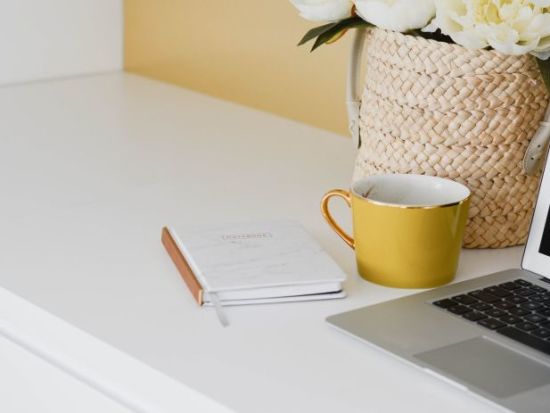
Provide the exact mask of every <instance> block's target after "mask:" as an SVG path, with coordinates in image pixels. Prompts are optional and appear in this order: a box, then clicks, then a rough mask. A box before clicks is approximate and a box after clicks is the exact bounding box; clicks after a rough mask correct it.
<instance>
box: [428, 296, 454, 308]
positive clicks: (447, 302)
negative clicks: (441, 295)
mask: <svg viewBox="0 0 550 413" xmlns="http://www.w3.org/2000/svg"><path fill="white" fill-rule="evenodd" d="M433 304H434V305H436V306H438V307H441V308H449V307H453V306H455V305H456V304H457V303H455V302H454V301H453V300H449V299H448V298H445V299H444V300H439V301H435V302H434V303H433Z"/></svg>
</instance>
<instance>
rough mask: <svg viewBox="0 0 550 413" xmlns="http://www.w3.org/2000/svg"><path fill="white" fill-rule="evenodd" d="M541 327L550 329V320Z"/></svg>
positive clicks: (540, 324) (541, 324)
mask: <svg viewBox="0 0 550 413" xmlns="http://www.w3.org/2000/svg"><path fill="white" fill-rule="evenodd" d="M539 326H541V327H545V328H550V320H548V321H544V322H542V323H539Z"/></svg>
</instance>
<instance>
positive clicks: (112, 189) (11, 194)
mask: <svg viewBox="0 0 550 413" xmlns="http://www.w3.org/2000/svg"><path fill="white" fill-rule="evenodd" d="M291 98H292V91H289V99H291ZM312 104H315V105H322V104H323V102H312ZM0 114H1V115H0V116H1V119H0V132H1V135H0V136H1V139H0V190H1V198H0V199H1V203H0V231H1V232H0V233H1V237H0V285H2V286H4V287H6V288H8V289H10V290H12V291H13V292H15V293H17V294H19V295H21V296H23V297H25V298H27V299H29V300H30V301H32V302H34V303H36V304H38V305H40V306H42V307H43V308H45V309H47V310H48V311H51V312H52V313H54V314H56V315H58V316H61V317H62V318H64V319H65V320H67V321H69V322H70V323H72V324H74V325H76V326H78V327H80V328H82V329H83V330H85V331H87V332H90V333H91V334H93V335H95V336H96V337H98V338H100V339H101V340H103V341H105V342H107V343H109V344H111V345H113V346H115V347H117V348H119V349H121V350H123V351H125V352H127V353H129V354H130V355H132V356H134V357H136V358H138V359H140V360H142V361H144V362H145V363H147V364H149V365H151V366H153V367H155V368H156V369H158V370H160V371H162V372H164V373H166V374H168V375H170V376H172V377H173V378H175V379H177V380H178V381H180V382H182V383H184V384H186V385H188V386H190V387H192V388H194V389H196V390H198V391H200V392H202V393H204V394H205V395H207V396H209V397H211V398H212V399H214V400H216V401H219V402H221V403H222V404H224V405H227V406H228V407H230V408H233V409H235V410H237V411H240V412H251V413H256V412H283V411H284V412H306V411H307V412H309V411H311V412H319V413H321V412H335V411H338V412H364V411H371V412H375V411H376V412H394V411H407V412H426V411H429V412H440V411H443V410H444V411H445V412H446V413H451V412H464V411H468V412H481V411H494V409H495V408H494V407H491V406H488V405H486V404H485V403H484V402H482V401H479V400H477V399H475V398H474V397H473V396H470V395H467V394H464V393H462V392H460V391H459V390H456V389H455V388H453V387H451V386H450V385H448V384H445V383H443V382H440V381H438V380H436V379H434V378H431V377H429V376H427V375H424V374H423V373H421V372H418V371H416V370H415V369H413V368H412V367H409V366H406V365H404V364H401V363H400V362H399V361H396V360H393V359H391V358H389V357H388V356H386V355H383V354H381V353H379V352H377V351H375V350H373V349H370V348H368V347H367V346H365V345H363V344H361V343H359V342H356V341H355V340H353V339H351V338H348V337H346V336H344V335H342V334H340V333H338V332H336V331H334V330H333V329H331V328H330V327H328V326H327V325H326V324H325V322H324V319H325V317H327V316H328V315H331V314H334V313H338V312H342V311H345V310H349V309H352V308H356V307H359V306H363V305H367V304H373V303H377V302H380V301H384V300H389V299H391V298H394V297H399V296H401V295H404V294H411V293H413V292H414V291H405V290H396V289H388V288H383V287H380V286H376V285H372V284H369V283H367V282H364V281H362V280H361V279H359V277H358V276H357V275H355V269H354V262H353V254H352V251H351V250H349V249H348V248H347V247H346V246H345V245H344V243H343V242H341V241H340V240H339V239H338V238H337V237H336V235H334V234H333V233H332V232H331V230H330V229H329V228H328V226H327V225H325V223H324V222H323V220H322V218H321V216H320V214H319V212H318V210H319V208H318V204H319V200H320V198H321V196H322V194H323V193H324V192H325V190H327V189H329V188H332V187H346V186H347V184H348V181H349V177H350V175H351V168H352V159H353V155H354V154H353V149H352V145H351V143H350V141H349V140H348V139H345V138H344V137H341V136H337V135H335V134H332V133H329V132H326V131H321V130H318V129H315V128H312V127H309V126H306V125H303V124H300V123H296V122H292V121H289V120H286V119H282V118H279V117H276V116H272V115H270V114H266V113H262V112H258V111H254V110H251V109H247V108H244V107H241V106H238V105H235V104H231V103H227V102H222V101H219V100H215V99H212V98H210V97H206V96H203V95H200V94H196V93H193V92H189V91H187V90H184V89H181V88H178V87H174V86H170V85H165V84H162V83H158V82H155V81H151V80H147V79H143V78H139V77H135V76H131V75H125V74H120V73H115V74H108V75H103V76H93V77H82V78H74V79H69V80H65V81H55V82H47V83H34V84H28V85H22V86H13V87H6V88H2V89H0ZM337 215H339V216H340V218H341V219H342V220H347V222H349V221H350V220H349V217H348V212H347V210H346V209H345V208H344V207H343V206H342V207H341V209H338V210H337ZM274 218H293V219H297V220H299V221H301V222H302V223H303V224H304V225H305V226H306V227H307V228H308V229H309V230H310V231H311V232H312V233H313V235H315V236H316V237H317V239H318V240H319V241H320V242H321V243H322V244H323V245H324V246H325V247H326V248H327V249H328V251H330V253H331V254H332V255H333V256H334V258H335V259H336V260H337V261H338V262H339V263H340V264H341V265H342V267H343V268H344V269H345V270H346V271H347V272H348V274H349V281H348V282H347V285H346V289H347V291H348V294H349V297H348V298H347V299H345V300H337V301H327V302H317V303H294V304H279V305H263V306H255V307H240V308H229V309H228V310H227V313H228V316H229V317H230V320H231V322H232V325H231V327H229V328H226V329H224V328H222V327H221V326H220V324H219V323H218V320H217V319H216V317H215V315H214V313H213V312H212V310H211V309H201V308H198V307H197V306H196V304H195V302H194V301H193V299H192V298H191V295H190V294H189V293H188V291H187V289H186V287H185V285H184V284H183V282H182V281H181V280H180V278H179V275H178V273H177V272H176V270H175V268H174V266H173V264H172V262H171V261H170V259H169V258H168V256H167V255H166V253H165V251H164V250H163V247H162V245H161V243H160V241H159V237H160V229H161V227H162V226H163V225H165V224H172V223H181V224H186V223H208V222H230V221H243V220H262V219H274ZM520 258H521V249H520V248H513V249H506V250H495V251H466V252H465V253H464V254H463V257H462V262H461V266H460V271H459V274H458V279H459V280H463V279H467V278H471V277H475V276H478V275H482V274H484V273H489V272H492V271H497V270H501V269H505V268H509V267H517V266H519V263H520Z"/></svg>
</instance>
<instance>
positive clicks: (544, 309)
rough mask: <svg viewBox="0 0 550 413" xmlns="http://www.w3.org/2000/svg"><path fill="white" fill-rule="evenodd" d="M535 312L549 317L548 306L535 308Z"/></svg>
mask: <svg viewBox="0 0 550 413" xmlns="http://www.w3.org/2000/svg"><path fill="white" fill-rule="evenodd" d="M536 312H537V313H539V314H541V315H543V316H545V317H550V308H548V307H541V308H537V309H536Z"/></svg>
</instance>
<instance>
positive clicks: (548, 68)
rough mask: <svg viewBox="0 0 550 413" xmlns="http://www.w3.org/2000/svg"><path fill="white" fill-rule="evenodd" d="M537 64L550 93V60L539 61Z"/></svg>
mask: <svg viewBox="0 0 550 413" xmlns="http://www.w3.org/2000/svg"><path fill="white" fill-rule="evenodd" d="M537 63H538V64H539V69H540V73H541V74H542V78H543V79H544V83H546V88H547V89H548V92H550V59H546V60H541V59H537Z"/></svg>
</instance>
